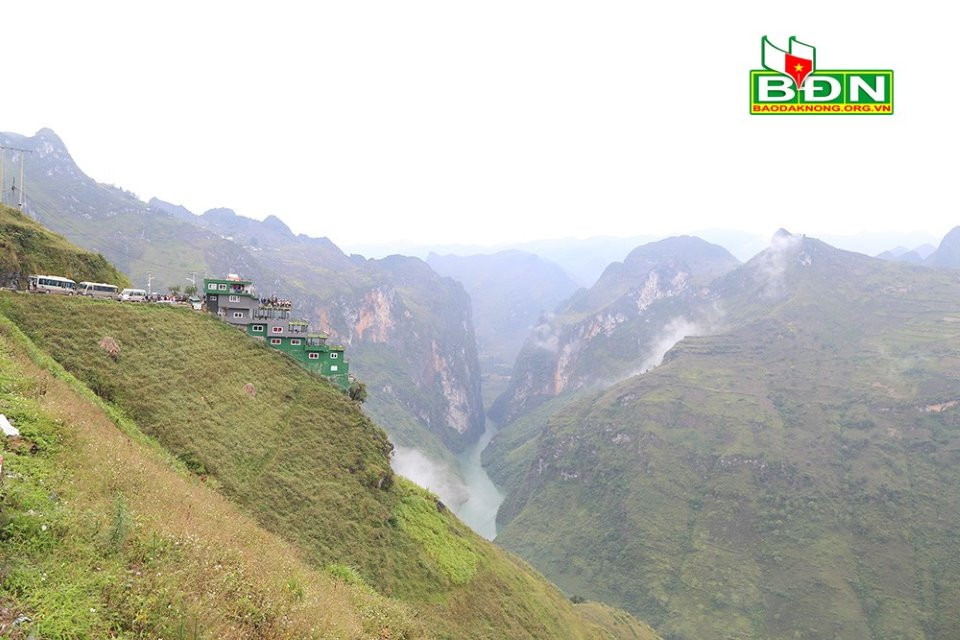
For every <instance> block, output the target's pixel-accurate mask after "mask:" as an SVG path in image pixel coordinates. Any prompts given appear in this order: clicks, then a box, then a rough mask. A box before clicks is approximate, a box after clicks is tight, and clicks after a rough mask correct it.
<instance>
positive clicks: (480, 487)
mask: <svg viewBox="0 0 960 640" xmlns="http://www.w3.org/2000/svg"><path fill="white" fill-rule="evenodd" d="M496 433H497V425H496V424H495V423H493V422H492V421H490V420H487V424H486V430H485V431H484V432H483V435H482V436H480V439H479V440H477V442H475V443H474V444H472V445H470V446H469V447H467V448H466V449H465V450H464V451H463V452H462V453H460V454H458V455H457V456H456V460H457V464H458V466H459V469H458V470H453V469H451V468H450V466H449V465H448V464H446V463H444V462H438V461H436V460H433V459H431V458H429V457H427V456H426V455H424V454H423V453H422V452H421V451H419V450H417V449H413V448H410V447H397V449H396V452H395V454H394V457H393V463H392V464H393V469H394V471H396V472H397V473H399V474H400V475H402V476H405V477H407V478H410V479H411V480H413V481H414V482H416V483H417V484H419V485H420V486H422V487H426V488H427V489H429V490H430V491H432V492H433V493H435V494H437V496H438V497H439V498H440V499H441V500H442V501H443V502H444V503H445V504H447V505H448V506H449V507H450V509H451V510H452V511H453V512H454V513H455V514H457V517H459V518H460V519H461V520H463V521H464V522H465V523H467V525H469V526H470V528H471V529H473V530H474V531H476V532H477V533H478V534H480V535H482V536H483V537H484V538H486V539H487V540H493V539H494V537H496V535H497V509H499V508H500V504H501V503H502V502H503V494H502V493H500V490H499V489H497V487H496V485H494V484H493V481H492V480H491V479H490V476H488V475H487V472H486V470H485V469H484V468H483V465H482V464H481V463H480V457H481V454H482V453H483V450H484V449H485V448H486V446H487V445H488V444H489V443H490V440H492V439H493V436H495V435H496ZM457 471H459V473H457Z"/></svg>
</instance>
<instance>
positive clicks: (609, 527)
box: [490, 232, 960, 640]
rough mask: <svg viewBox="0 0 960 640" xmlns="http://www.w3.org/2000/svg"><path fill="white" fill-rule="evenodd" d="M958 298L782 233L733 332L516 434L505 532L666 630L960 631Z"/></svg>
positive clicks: (754, 633) (888, 267)
mask: <svg viewBox="0 0 960 640" xmlns="http://www.w3.org/2000/svg"><path fill="white" fill-rule="evenodd" d="M958 301H960V282H958V280H957V278H956V276H955V274H953V273H949V272H944V271H937V270H933V269H927V268H920V267H913V266H910V265H907V264H900V263H893V262H885V261H882V260H877V259H873V258H868V257H866V256H863V255H860V254H854V253H848V252H844V251H840V250H837V249H834V248H833V247H830V246H828V245H826V244H824V243H821V242H819V241H816V240H813V239H810V238H804V237H801V236H791V235H789V234H787V233H785V232H781V233H779V234H778V235H777V236H776V237H775V238H774V241H773V243H772V245H771V247H770V248H769V249H768V250H766V251H765V252H763V253H761V254H760V255H758V256H757V257H755V258H754V259H753V260H751V261H750V262H749V263H747V264H745V265H743V266H742V267H739V268H737V269H736V270H734V271H732V272H730V273H728V274H727V275H725V276H721V277H720V278H719V279H717V280H716V281H714V282H713V283H712V284H710V285H709V294H708V295H707V296H706V298H705V300H704V301H703V303H704V304H707V305H709V306H710V307H711V308H712V309H714V310H715V312H716V313H717V314H718V315H719V318H720V323H721V327H722V328H721V329H720V330H718V331H715V332H713V333H711V334H709V335H703V336H699V337H688V338H685V339H684V340H682V341H681V342H680V343H679V344H678V345H677V346H675V347H674V348H673V349H672V350H671V351H669V352H668V354H667V356H666V358H665V360H664V362H663V364H662V365H661V366H659V367H657V368H655V369H653V370H652V371H649V372H647V373H644V374H642V375H637V376H633V377H630V378H628V379H626V380H625V381H623V382H621V383H619V384H617V385H615V386H613V387H611V388H609V389H607V390H605V391H602V392H593V393H587V392H583V393H582V394H581V395H580V396H579V397H572V398H568V399H566V400H565V401H563V402H559V401H552V402H553V406H551V404H549V403H548V404H544V405H542V406H541V407H540V408H539V409H538V410H537V411H536V412H533V413H530V414H528V415H527V416H525V417H524V418H522V419H521V420H520V421H518V422H517V423H515V424H514V425H511V426H509V427H507V428H506V429H505V430H504V432H502V433H501V434H499V435H498V438H497V439H498V440H499V439H500V438H501V437H503V438H507V439H510V438H513V439H514V444H515V445H517V448H514V449H513V450H504V449H496V448H494V449H493V450H491V451H490V454H491V455H490V458H491V462H493V463H494V466H493V467H492V469H493V470H494V471H495V473H496V476H497V477H498V479H500V480H501V481H502V482H503V483H504V484H505V486H507V488H508V497H507V501H506V502H505V504H504V506H503V508H502V510H501V513H502V515H503V516H504V517H503V521H504V524H505V527H504V528H503V529H502V530H501V531H500V534H499V536H498V538H497V539H498V542H500V543H501V544H503V545H504V546H506V547H507V548H508V549H511V550H514V551H516V552H518V553H520V554H521V555H523V556H524V557H526V558H527V559H529V560H530V561H531V562H532V563H533V564H534V565H535V566H536V567H538V568H539V569H541V570H542V571H544V572H545V573H546V575H547V576H548V577H551V578H552V579H554V580H556V581H557V582H558V584H560V585H561V586H562V587H564V588H565V589H567V590H570V591H574V592H576V593H582V594H586V595H588V596H589V597H596V598H603V599H606V600H607V601H610V602H613V603H616V604H618V605H621V606H624V607H625V608H627V609H628V610H630V611H631V612H633V613H635V614H637V615H639V616H641V617H644V618H645V619H647V620H650V621H651V622H652V623H653V624H654V625H655V626H656V627H657V628H658V629H660V630H661V632H662V633H663V634H664V637H666V638H672V639H695V638H709V637H738V638H758V639H759V638H764V639H768V638H776V639H779V638H784V639H785V638H796V637H810V638H835V637H836V638H845V639H864V640H866V639H875V638H900V637H902V638H929V639H934V638H949V637H955V636H958V635H960V613H958V609H957V608H956V607H955V606H953V605H952V603H955V602H958V601H960V560H958V558H960V397H958V387H957V380H958V378H960V302H958ZM518 429H519V430H521V431H523V433H522V436H523V437H522V438H517V435H518V434H517V430H518Z"/></svg>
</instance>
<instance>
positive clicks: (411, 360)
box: [306, 256, 484, 451]
mask: <svg viewBox="0 0 960 640" xmlns="http://www.w3.org/2000/svg"><path fill="white" fill-rule="evenodd" d="M356 269H357V271H358V277H357V278H355V279H354V280H355V281H356V282H367V283H368V284H367V285H366V286H365V287H363V288H359V287H358V288H354V289H351V290H349V291H340V292H338V293H337V294H335V295H333V296H331V297H326V298H319V297H315V296H307V298H306V299H307V300H308V304H309V305H310V311H311V312H310V313H308V315H310V316H311V317H314V318H317V320H318V322H317V324H318V327H319V328H321V329H322V330H324V331H326V332H327V333H329V334H330V336H331V339H332V340H333V341H336V342H340V343H343V344H344V345H346V346H347V347H348V349H349V351H348V353H349V354H350V358H351V362H352V367H353V369H352V371H355V372H356V375H358V376H359V377H360V378H362V379H364V380H367V381H368V384H370V389H371V391H372V393H371V398H370V400H369V401H368V403H369V404H370V406H371V408H372V409H373V411H374V412H375V413H376V414H377V415H378V417H379V418H380V419H381V420H382V421H384V423H385V426H386V427H387V428H388V430H389V429H390V425H391V422H392V421H393V420H392V418H391V416H390V411H391V410H395V409H396V408H397V406H399V407H400V408H402V409H403V410H404V411H405V412H407V413H408V414H410V415H412V416H413V417H414V418H415V420H416V421H417V422H419V423H420V424H421V425H422V426H424V427H425V428H426V429H427V430H428V431H430V432H431V433H433V434H434V435H436V436H438V437H439V438H440V440H441V441H442V442H443V443H444V444H445V445H446V446H447V447H449V448H450V449H453V450H454V451H459V450H460V449H462V448H463V447H464V446H465V445H466V444H468V443H470V442H473V441H474V440H476V439H477V438H478V437H479V436H480V434H481V433H483V427H484V416H483V406H482V402H481V398H480V367H479V362H478V360H477V351H476V342H475V339H474V333H473V324H472V321H471V311H470V299H469V297H468V296H467V295H466V293H465V292H464V291H463V288H462V287H461V286H460V285H459V284H457V283H455V282H454V281H452V280H450V279H448V278H441V277H439V276H438V275H437V274H436V273H434V272H433V271H432V270H431V269H430V268H429V267H428V266H427V265H426V264H425V263H424V262H422V261H421V260H418V259H416V258H404V257H400V256H393V257H391V258H386V259H383V260H367V261H364V262H362V263H360V264H358V265H357V266H356ZM405 444H410V445H415V444H422V443H417V442H405Z"/></svg>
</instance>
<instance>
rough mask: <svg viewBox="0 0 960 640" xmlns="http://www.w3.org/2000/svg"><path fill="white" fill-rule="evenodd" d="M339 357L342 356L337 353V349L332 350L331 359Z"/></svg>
mask: <svg viewBox="0 0 960 640" xmlns="http://www.w3.org/2000/svg"><path fill="white" fill-rule="evenodd" d="M339 357H340V354H339V353H337V352H336V351H331V352H330V359H331V360H336V359H337V358H339Z"/></svg>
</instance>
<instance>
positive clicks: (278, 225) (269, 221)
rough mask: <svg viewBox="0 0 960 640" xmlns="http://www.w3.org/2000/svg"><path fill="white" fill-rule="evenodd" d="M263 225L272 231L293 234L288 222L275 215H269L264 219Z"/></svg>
mask: <svg viewBox="0 0 960 640" xmlns="http://www.w3.org/2000/svg"><path fill="white" fill-rule="evenodd" d="M263 226H265V227H267V228H268V229H270V230H271V231H276V232H277V233H282V234H284V235H288V236H291V237H292V236H293V231H291V230H290V227H288V226H287V225H286V223H285V222H284V221H283V220H281V219H280V218H278V217H277V216H274V215H269V216H267V217H266V218H264V219H263Z"/></svg>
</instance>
